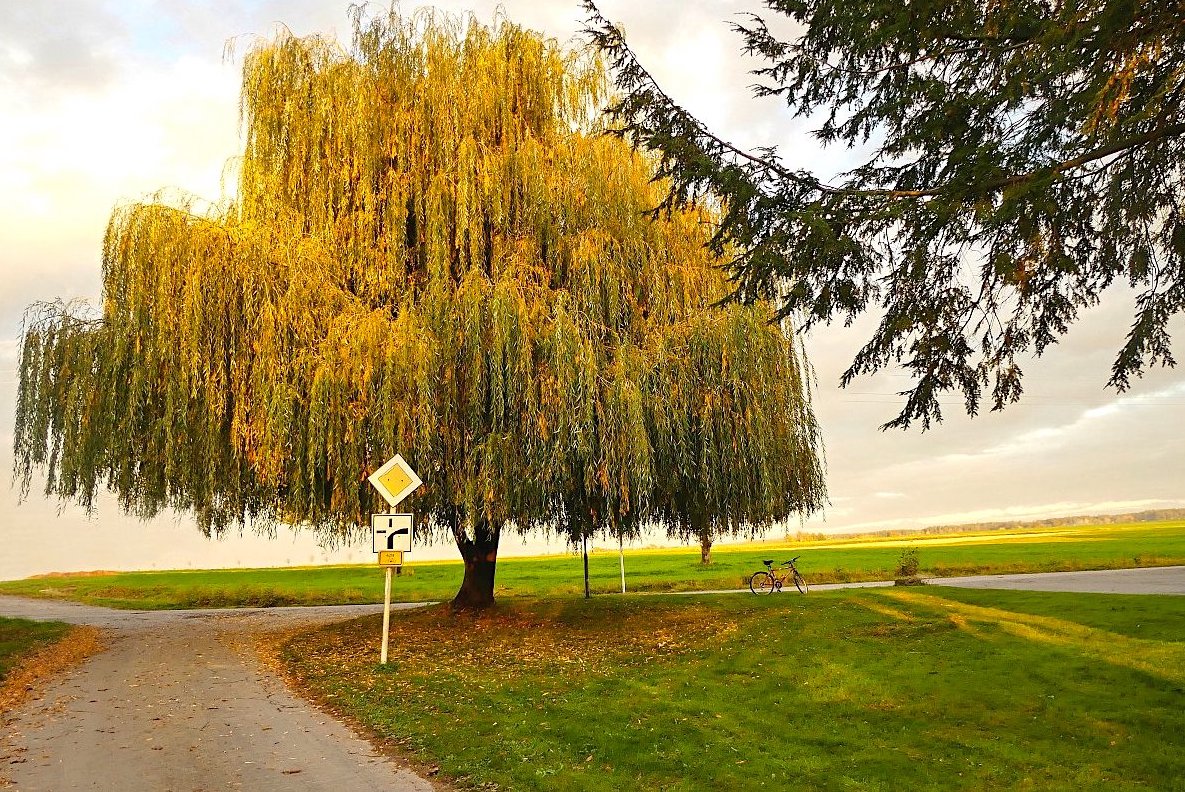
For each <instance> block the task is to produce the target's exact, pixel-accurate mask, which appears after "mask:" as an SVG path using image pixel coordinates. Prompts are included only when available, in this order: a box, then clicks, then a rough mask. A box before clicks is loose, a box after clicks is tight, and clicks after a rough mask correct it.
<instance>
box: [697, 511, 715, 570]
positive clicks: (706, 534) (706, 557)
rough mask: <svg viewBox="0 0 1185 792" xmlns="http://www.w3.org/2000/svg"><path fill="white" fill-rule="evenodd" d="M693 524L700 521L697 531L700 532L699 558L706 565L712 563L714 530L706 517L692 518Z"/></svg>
mask: <svg viewBox="0 0 1185 792" xmlns="http://www.w3.org/2000/svg"><path fill="white" fill-rule="evenodd" d="M692 522H693V524H695V523H698V526H697V531H696V532H697V533H698V534H699V560H700V563H701V564H703V565H704V566H708V565H710V564H711V563H712V531H711V527H710V524H709V522H708V521H707V520H705V519H702V518H701V519H696V518H694V517H693V518H692Z"/></svg>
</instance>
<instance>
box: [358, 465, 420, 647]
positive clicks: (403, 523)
mask: <svg viewBox="0 0 1185 792" xmlns="http://www.w3.org/2000/svg"><path fill="white" fill-rule="evenodd" d="M367 480H368V481H369V482H370V484H371V486H373V487H374V488H375V489H376V490H378V493H379V495H382V496H383V500H385V501H386V502H387V503H388V504H390V506H391V508H392V509H393V508H395V507H396V506H398V505H399V504H400V502H402V501H403V499H404V498H406V497H407V496H408V495H410V494H412V493H413V492H415V491H416V490H417V489H419V487H420V485H421V484H422V483H423V482H422V481H421V480H420V477H419V475H418V474H417V473H416V472H415V471H414V470H412V468H411V465H409V464H407V462H406V461H404V459H403V457H402V456H400V455H399V454H396V455H395V456H393V457H391V458H390V459H388V460H387V461H386V463H384V464H383V466H382V467H380V468H379V469H378V470H376V471H375V472H374V473H372V474H370V476H369V477H368V478H367ZM414 525H415V515H412V514H372V515H370V533H371V549H372V550H374V552H376V553H378V562H379V566H381V567H383V572H384V580H383V646H382V650H381V651H380V652H379V664H380V665H386V664H387V646H388V644H389V642H390V637H391V574H392V571H393V570H394V569H395V568H396V567H402V566H403V554H404V553H410V552H411V540H412V535H413V533H414Z"/></svg>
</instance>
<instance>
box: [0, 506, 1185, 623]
mask: <svg viewBox="0 0 1185 792" xmlns="http://www.w3.org/2000/svg"><path fill="white" fill-rule="evenodd" d="M909 545H913V546H916V547H917V548H918V550H919V556H920V560H921V566H922V570H921V571H922V574H923V575H925V576H930V577H941V576H950V575H962V574H991V573H1004V572H1043V571H1045V572H1047V571H1058V570H1076V569H1113V568H1122V567H1132V566H1159V565H1167V564H1182V563H1185V522H1182V521H1175V522H1161V523H1146V522H1145V523H1133V524H1129V525H1102V526H1076V527H1073V528H1051V529H1039V530H1026V531H1023V532H1010V533H1001V532H988V533H965V534H954V535H937V536H933V535H919V536H917V537H909V538H894V539H883V538H871V539H865V540H851V539H845V540H836V541H830V542H808V543H799V544H786V545H782V546H776V545H770V544H761V545H741V546H719V547H717V549H715V550H714V551H713V559H714V563H713V564H712V565H711V566H709V567H704V566H702V565H701V564H700V563H699V551H698V549H676V550H670V549H665V550H634V551H628V552H627V553H626V575H627V585H628V588H629V590H630V591H688V590H697V589H714V588H741V587H744V586H745V585H746V581H747V579H748V576H749V575H750V574H752V572H753V571H755V570H757V569H759V568H760V567H761V559H762V558H774V559H776V560H778V561H781V560H784V559H785V558H786V557H789V556H790V555H799V554H801V555H802V560H801V561H800V562H799V568H800V569H802V570H803V572H804V574H805V575H806V577H807V579H808V580H809V581H810V582H811V583H826V582H846V581H856V580H883V579H887V578H891V577H892V576H893V570H894V568H895V566H896V562H897V559H898V556H899V555H900V554H901V551H902V549H903V548H904V547H906V546H909ZM412 558H413V559H414V554H413V555H412ZM590 576H591V580H592V587H593V590H594V592H611V591H617V590H619V587H620V578H619V571H618V558H617V554H616V553H615V552H606V553H595V554H593V555H592V556H591V558H590ZM460 580H461V565H460V564H459V563H453V562H415V561H414V560H413V562H412V563H411V564H410V565H409V566H408V567H407V568H406V570H405V574H403V575H402V576H399V577H396V578H395V582H394V586H393V592H392V596H393V597H394V598H395V599H396V600H401V601H423V600H440V599H447V598H451V597H452V596H453V594H455V593H456V590H457V588H458V586H459V585H460ZM497 580H498V585H497V591H496V594H497V595H498V596H499V597H504V596H512V597H518V596H543V595H576V594H579V593H581V592H582V591H583V578H582V562H581V559H580V557H579V556H576V555H568V556H549V557H545V558H506V559H502V560H500V561H499V562H498V578H497ZM0 593H9V594H23V595H27V596H42V597H65V598H69V599H73V600H77V601H80V602H87V603H90V604H96V605H108V606H113V607H122V608H192V607H227V606H236V605H263V606H267V605H301V604H337V603H355V602H379V601H381V600H382V573H381V572H380V571H379V570H378V569H377V568H376V567H373V566H347V567H306V568H290V569H258V570H206V571H181V572H132V573H123V574H110V575H106V574H105V575H94V576H85V575H83V576H79V575H69V576H62V577H46V578H30V579H27V580H20V581H10V582H4V583H0Z"/></svg>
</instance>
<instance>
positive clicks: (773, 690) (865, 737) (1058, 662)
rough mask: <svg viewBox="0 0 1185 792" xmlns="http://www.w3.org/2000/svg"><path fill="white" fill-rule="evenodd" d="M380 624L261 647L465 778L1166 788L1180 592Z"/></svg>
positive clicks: (520, 613) (465, 784)
mask: <svg viewBox="0 0 1185 792" xmlns="http://www.w3.org/2000/svg"><path fill="white" fill-rule="evenodd" d="M458 620H461V621H462V622H464V624H463V625H458ZM379 621H380V620H379V618H378V617H366V618H364V619H359V620H354V621H349V622H344V623H339V624H336V625H331V626H329V627H327V628H324V629H322V630H319V631H315V632H312V633H306V634H303V635H298V636H295V637H294V638H291V639H290V640H289V641H288V642H287V643H286V644H282V645H281V647H280V648H279V650H278V651H279V654H280V657H281V659H282V660H283V661H284V662H285V663H286V664H287V667H288V668H289V669H290V672H291V674H292V675H293V678H294V679H295V681H296V683H297V685H298V687H300V688H302V689H303V690H305V691H306V692H308V693H310V694H311V695H312V696H313V697H314V698H316V699H318V700H319V701H320V702H321V703H322V704H323V705H325V706H327V707H329V708H330V709H332V710H335V711H337V712H339V713H345V714H347V715H349V716H350V717H351V718H352V719H354V720H355V721H356V722H361V723H362V724H364V725H365V726H366V727H367V728H369V729H370V730H371V732H372V733H373V734H374V735H375V736H376V737H377V738H379V740H380V741H381V742H382V743H384V744H387V745H394V746H397V748H398V750H399V751H400V752H402V753H403V754H405V755H408V756H410V757H411V758H412V759H413V760H414V761H417V762H418V763H421V764H422V765H424V766H433V765H434V766H437V767H438V768H439V770H440V771H441V772H442V774H443V775H445V776H447V777H449V778H451V779H453V780H455V781H456V782H457V784H458V786H460V787H461V788H464V789H493V788H497V789H518V790H550V789H583V790H590V792H595V791H597V790H604V791H605V792H616V790H621V789H655V790H686V791H687V792H692V790H703V789H718V790H726V789H727V790H732V789H736V790H740V789H757V788H764V787H769V788H774V789H782V788H793V789H817V790H845V789H885V790H888V789H919V790H920V789H925V790H930V789H934V790H939V789H941V790H948V789H1116V790H1132V789H1148V790H1152V789H1155V790H1172V789H1185V751H1183V750H1181V749H1182V741H1181V735H1182V734H1185V708H1182V707H1181V706H1180V704H1181V699H1182V693H1183V692H1185V633H1182V631H1181V628H1180V625H1181V624H1182V623H1183V622H1185V598H1182V597H1154V596H1118V595H1088V594H1050V593H1041V594H1032V593H1028V592H1005V591H973V590H963V589H949V588H941V587H931V588H927V589H923V590H918V589H912V590H904V589H863V590H847V591H831V592H821V593H819V594H817V595H815V594H812V595H811V596H809V597H797V596H795V597H769V598H758V597H647V598H644V599H643V598H637V597H600V598H594V599H592V600H589V601H585V600H583V599H579V598H574V599H567V600H562V599H557V598H551V599H547V600H534V599H529V598H523V599H518V600H511V601H507V600H503V602H502V604H501V605H500V606H499V607H498V608H496V609H495V610H494V611H493V612H491V613H488V614H485V615H483V616H481V617H478V618H474V617H471V616H453V615H451V614H450V613H449V612H448V609H447V607H446V606H436V607H434V608H430V609H428V610H425V611H415V612H409V613H404V614H401V615H400V618H399V619H397V620H395V621H394V623H393V630H394V632H393V635H392V640H391V645H392V655H391V660H392V662H391V664H390V665H388V666H386V667H379V666H377V640H378V635H379Z"/></svg>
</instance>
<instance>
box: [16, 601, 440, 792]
mask: <svg viewBox="0 0 1185 792" xmlns="http://www.w3.org/2000/svg"><path fill="white" fill-rule="evenodd" d="M375 611H376V607H375V606H347V607H342V608H269V609H249V610H236V611H228V610H220V611H186V612H177V611H173V612H164V611H156V612H129V611H112V610H108V609H105V608H90V607H86V606H81V605H72V604H68V603H60V602H47V601H44V600H25V599H17V598H12V597H0V615H5V616H23V617H26V618H38V619H57V620H61V621H69V622H73V623H82V624H94V625H97V626H100V627H104V628H107V630H108V631H109V632H108V634H109V636H110V639H109V643H110V648H109V649H108V650H107V651H106V652H103V653H102V654H99V655H97V656H96V657H94V658H92V659H91V660H89V661H88V662H86V663H84V664H83V665H82V666H80V667H79V668H77V669H75V670H74V671H72V672H70V673H69V674H67V675H66V676H65V677H64V678H62V679H60V680H57V681H55V682H54V683H51V685H50V686H49V687H48V688H47V689H46V690H44V691H43V692H42V695H41V696H40V697H39V698H36V699H34V700H33V701H31V702H30V703H29V704H28V705H27V706H26V707H25V708H24V709H23V710H22V711H20V712H18V713H15V716H12V717H10V714H5V716H4V732H5V733H4V735H3V736H2V737H0V777H4V776H5V775H6V776H7V777H8V779H9V781H10V782H11V783H12V784H13V785H14V787H15V789H17V790H21V792H67V790H104V792H106V791H107V790H111V791H112V792H114V791H115V790H119V792H215V790H217V791H218V792H221V790H238V789H242V790H253V791H254V790H258V791H259V792H270V791H271V790H277V791H278V790H284V792H291V790H293V789H300V790H332V792H344V790H355V789H358V790H396V791H397V792H403V791H405V790H416V791H417V792H419V791H420V790H423V791H425V792H427V791H428V790H432V789H433V786H432V785H431V784H430V783H429V782H427V781H425V780H424V779H422V778H420V777H418V776H416V775H415V774H413V773H412V772H410V771H409V770H407V769H404V768H400V767H397V766H396V765H394V764H393V763H392V762H391V761H390V760H388V759H386V758H385V757H383V756H382V755H380V754H378V753H376V752H375V750H374V749H373V748H372V747H371V746H370V744H369V743H367V742H366V741H364V740H362V739H361V738H359V737H357V736H355V735H354V734H353V733H351V732H350V731H349V730H348V729H347V728H346V727H345V726H343V725H341V724H340V723H338V722H337V721H335V720H333V719H332V718H330V717H329V716H327V715H324V714H323V713H321V712H319V711H318V710H317V709H315V708H313V707H312V706H311V705H309V704H308V703H306V702H305V701H303V700H302V699H300V698H298V697H296V696H294V695H293V694H292V693H290V692H289V691H288V689H287V688H286V687H285V686H284V684H283V682H282V681H281V680H279V679H276V678H275V677H274V676H273V675H272V674H271V672H269V671H268V670H267V669H266V668H265V667H264V666H263V665H262V664H261V663H260V661H259V660H258V658H257V657H256V654H255V651H254V643H253V640H252V637H253V636H254V635H255V634H258V633H260V632H266V631H271V630H282V629H285V628H289V627H297V626H301V625H313V624H316V623H319V622H326V621H333V620H337V619H342V618H349V617H350V616H353V615H359V614H362V613H373V612H375Z"/></svg>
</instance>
